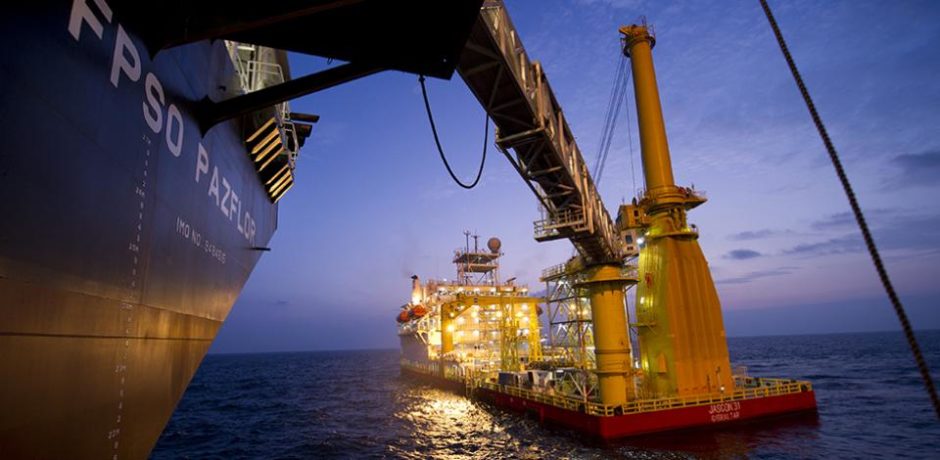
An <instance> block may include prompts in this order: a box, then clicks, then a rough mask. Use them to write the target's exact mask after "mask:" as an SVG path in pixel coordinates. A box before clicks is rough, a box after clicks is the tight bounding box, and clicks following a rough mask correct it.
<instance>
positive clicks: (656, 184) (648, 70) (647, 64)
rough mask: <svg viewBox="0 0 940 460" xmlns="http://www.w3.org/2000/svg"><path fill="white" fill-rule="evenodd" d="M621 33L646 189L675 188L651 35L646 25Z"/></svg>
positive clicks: (621, 30) (622, 30)
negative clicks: (627, 57) (626, 59)
mask: <svg viewBox="0 0 940 460" xmlns="http://www.w3.org/2000/svg"><path fill="white" fill-rule="evenodd" d="M620 32H621V33H623V34H624V36H625V37H626V43H625V52H627V53H628V54H629V56H630V64H631V66H632V70H633V89H634V93H635V95H636V111H637V117H638V119H639V125H640V146H641V149H642V156H643V175H644V177H646V188H647V190H648V191H649V192H650V193H651V194H654V195H655V194H656V193H657V192H669V191H671V190H672V189H673V188H674V187H675V180H674V179H673V177H672V163H671V161H670V159H669V142H668V141H667V140H666V124H665V123H664V122H663V109H662V106H661V105H660V102H659V88H658V87H657V86H656V70H655V69H654V68H653V53H652V51H651V48H652V46H651V43H652V41H651V40H652V38H651V37H650V34H649V31H648V30H647V28H646V27H645V26H636V25H634V26H626V27H623V28H621V29H620Z"/></svg>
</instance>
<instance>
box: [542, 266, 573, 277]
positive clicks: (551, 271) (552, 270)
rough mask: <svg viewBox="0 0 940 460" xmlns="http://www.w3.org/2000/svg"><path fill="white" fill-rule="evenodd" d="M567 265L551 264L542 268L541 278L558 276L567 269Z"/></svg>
mask: <svg viewBox="0 0 940 460" xmlns="http://www.w3.org/2000/svg"><path fill="white" fill-rule="evenodd" d="M567 267H568V264H564V263H561V264H558V265H552V266H551V267H548V268H546V269H544V270H542V279H547V278H556V277H560V276H562V275H564V274H565V273H566V272H567V271H568V270H567Z"/></svg>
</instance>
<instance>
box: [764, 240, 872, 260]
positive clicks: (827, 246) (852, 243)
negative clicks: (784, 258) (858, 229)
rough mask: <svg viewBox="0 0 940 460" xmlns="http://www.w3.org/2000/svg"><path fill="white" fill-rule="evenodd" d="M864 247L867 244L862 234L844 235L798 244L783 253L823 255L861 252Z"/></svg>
mask: <svg viewBox="0 0 940 460" xmlns="http://www.w3.org/2000/svg"><path fill="white" fill-rule="evenodd" d="M864 248H865V245H864V244H862V237H861V236H859V235H844V236H840V237H837V238H830V239H828V240H825V241H819V242H816V243H803V244H798V245H796V246H794V247H792V248H790V249H787V250H785V251H783V253H784V254H792V255H805V256H823V255H833V254H846V253H850V252H859V251H861V250H862V249H864Z"/></svg>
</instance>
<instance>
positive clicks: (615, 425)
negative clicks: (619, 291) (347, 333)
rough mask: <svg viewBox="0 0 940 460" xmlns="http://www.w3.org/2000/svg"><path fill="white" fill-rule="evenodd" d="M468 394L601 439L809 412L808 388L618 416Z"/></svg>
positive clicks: (439, 380)
mask: <svg viewBox="0 0 940 460" xmlns="http://www.w3.org/2000/svg"><path fill="white" fill-rule="evenodd" d="M401 371H402V375H405V376H411V377H415V378H418V379H420V380H422V381H425V382H428V383H430V384H432V385H434V386H436V387H439V388H441V389H445V390H449V391H453V392H457V393H461V394H466V393H467V390H468V389H467V387H466V386H464V385H463V384H462V383H461V382H458V381H454V380H450V379H445V378H443V377H441V376H438V375H431V374H426V373H423V372H420V371H416V370H413V369H409V368H406V367H402V369H401ZM472 393H473V396H474V397H476V398H477V399H480V400H483V401H486V402H489V403H491V404H493V405H495V406H497V407H500V408H503V409H508V410H511V411H515V412H520V413H524V414H527V415H529V416H532V417H535V418H536V419H537V420H538V421H539V422H540V423H544V424H551V425H557V426H563V427H565V428H569V429H572V430H575V431H577V432H580V433H584V434H587V435H590V436H593V437H595V438H598V439H602V440H605V441H610V440H615V439H621V438H628V437H631V436H640V435H646V434H653V433H661V432H666V431H677V430H689V429H702V428H710V427H717V426H720V425H726V424H731V423H740V422H744V421H750V420H757V419H764V418H770V417H778V416H782V415H791V414H800V413H815V412H816V394H815V393H814V392H813V390H808V391H802V392H799V393H790V394H785V395H775V396H765V397H757V398H750V399H741V400H736V401H727V400H726V401H721V402H716V403H714V404H704V405H697V406H689V407H678V408H668V409H661V410H655V411H648V412H637V413H628V414H623V415H613V416H600V415H592V414H587V413H584V412H580V411H574V410H569V409H565V408H561V407H557V406H553V405H550V404H545V403H541V402H538V401H534V400H531V399H527V398H523V397H519V396H514V395H510V394H507V393H502V392H500V391H495V390H491V389H488V388H474V389H473V392H472Z"/></svg>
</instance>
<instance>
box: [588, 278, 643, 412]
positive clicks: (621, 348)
mask: <svg viewBox="0 0 940 460" xmlns="http://www.w3.org/2000/svg"><path fill="white" fill-rule="evenodd" d="M630 281H631V280H630V279H628V278H626V277H625V276H624V275H623V270H622V269H621V267H620V265H599V266H594V267H590V268H588V269H587V278H586V280H585V281H584V282H583V283H581V284H582V286H583V287H585V288H586V289H587V291H588V298H589V299H590V302H591V317H592V318H593V322H592V324H593V326H594V346H595V348H594V355H595V361H596V363H597V368H596V369H595V371H594V372H595V373H596V374H597V382H598V391H599V393H600V402H601V404H610V405H620V404H626V403H627V402H628V401H629V400H631V399H633V398H634V396H635V393H636V392H635V386H634V382H633V376H632V366H631V362H632V361H633V357H632V352H631V349H630V338H629V336H628V335H627V316H626V308H625V307H626V304H625V303H624V289H623V287H624V285H625V284H627V283H628V282H630Z"/></svg>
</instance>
